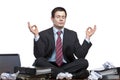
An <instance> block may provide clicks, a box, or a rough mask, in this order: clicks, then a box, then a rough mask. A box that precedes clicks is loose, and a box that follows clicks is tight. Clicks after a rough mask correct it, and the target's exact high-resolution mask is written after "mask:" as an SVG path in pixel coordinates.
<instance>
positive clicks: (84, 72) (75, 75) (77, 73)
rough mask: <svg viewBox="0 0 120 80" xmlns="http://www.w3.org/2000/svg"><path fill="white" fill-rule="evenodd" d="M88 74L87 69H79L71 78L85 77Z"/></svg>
mask: <svg viewBox="0 0 120 80" xmlns="http://www.w3.org/2000/svg"><path fill="white" fill-rule="evenodd" d="M88 76H89V71H88V70H81V71H80V72H76V73H74V74H73V79H86V78H88Z"/></svg>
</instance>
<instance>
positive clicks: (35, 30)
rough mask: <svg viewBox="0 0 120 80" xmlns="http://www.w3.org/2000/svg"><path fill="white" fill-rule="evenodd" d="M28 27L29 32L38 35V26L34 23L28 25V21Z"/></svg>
mask: <svg viewBox="0 0 120 80" xmlns="http://www.w3.org/2000/svg"><path fill="white" fill-rule="evenodd" d="M28 28H29V30H30V32H32V33H33V34H34V35H35V36H37V35H39V32H38V28H37V26H36V25H32V26H31V25H30V22H28Z"/></svg>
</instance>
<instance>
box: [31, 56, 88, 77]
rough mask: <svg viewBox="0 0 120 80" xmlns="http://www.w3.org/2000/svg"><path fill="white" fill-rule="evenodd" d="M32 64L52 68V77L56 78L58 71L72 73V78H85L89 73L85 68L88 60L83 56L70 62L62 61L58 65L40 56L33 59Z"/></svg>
mask: <svg viewBox="0 0 120 80" xmlns="http://www.w3.org/2000/svg"><path fill="white" fill-rule="evenodd" d="M33 66H36V67H50V68H52V78H56V76H57V74H58V73H60V72H69V73H72V74H73V77H74V78H85V77H88V75H89V73H88V71H87V70H86V69H87V67H88V61H87V60H86V59H83V58H80V59H76V60H74V61H73V62H71V63H63V64H62V66H60V67H59V66H57V64H56V63H55V62H49V61H48V60H47V59H45V58H43V57H41V58H38V59H36V60H35V62H34V64H33Z"/></svg>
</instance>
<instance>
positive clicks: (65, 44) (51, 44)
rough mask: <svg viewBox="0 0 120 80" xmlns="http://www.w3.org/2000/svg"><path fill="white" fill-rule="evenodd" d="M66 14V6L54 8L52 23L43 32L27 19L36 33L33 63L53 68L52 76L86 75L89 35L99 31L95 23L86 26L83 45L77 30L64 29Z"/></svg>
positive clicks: (70, 77) (89, 45)
mask: <svg viewBox="0 0 120 80" xmlns="http://www.w3.org/2000/svg"><path fill="white" fill-rule="evenodd" d="M66 17H67V12H66V10H65V9H64V8H63V7H56V8H54V9H53V10H52V12H51V20H52V22H53V26H52V27H51V28H49V29H47V30H44V31H42V32H39V31H38V28H37V26H36V25H32V26H31V25H30V22H28V27H29V29H30V31H31V32H32V33H33V34H34V36H35V39H34V56H35V58H36V60H35V62H34V66H36V67H51V68H52V78H57V79H64V78H66V79H72V78H86V77H88V75H89V74H88V71H87V70H86V69H87V67H88V61H87V60H86V59H85V56H86V55H87V53H88V50H89V48H90V47H91V45H92V44H91V42H90V37H91V36H92V35H93V34H94V32H95V31H96V26H95V25H94V28H91V27H88V28H87V30H86V38H85V40H84V42H83V44H82V45H80V43H79V40H78V37H77V33H76V32H75V31H72V30H69V29H66V28H64V25H65V22H66ZM74 55H75V56H76V57H77V58H78V59H76V58H75V57H74Z"/></svg>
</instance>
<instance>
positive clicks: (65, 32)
mask: <svg viewBox="0 0 120 80" xmlns="http://www.w3.org/2000/svg"><path fill="white" fill-rule="evenodd" d="M67 35H68V34H67V30H66V29H64V35H63V52H64V51H65V48H66V44H67V41H68V40H67Z"/></svg>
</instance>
